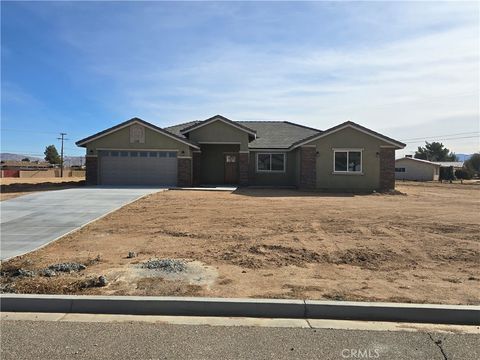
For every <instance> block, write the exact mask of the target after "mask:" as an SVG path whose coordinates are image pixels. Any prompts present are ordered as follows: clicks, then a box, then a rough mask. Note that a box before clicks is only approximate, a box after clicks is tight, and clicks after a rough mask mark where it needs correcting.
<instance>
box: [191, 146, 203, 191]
mask: <svg viewBox="0 0 480 360" xmlns="http://www.w3.org/2000/svg"><path fill="white" fill-rule="evenodd" d="M201 159H202V153H201V152H199V151H198V152H194V153H193V159H192V160H193V174H192V184H193V185H200V183H201V179H200V174H201V169H202V161H201Z"/></svg>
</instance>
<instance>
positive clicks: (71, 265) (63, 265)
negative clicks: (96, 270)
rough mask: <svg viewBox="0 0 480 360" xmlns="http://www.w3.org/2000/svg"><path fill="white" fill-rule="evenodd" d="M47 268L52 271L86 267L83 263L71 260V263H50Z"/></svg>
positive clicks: (74, 269) (70, 270) (77, 269)
mask: <svg viewBox="0 0 480 360" xmlns="http://www.w3.org/2000/svg"><path fill="white" fill-rule="evenodd" d="M48 268H49V269H50V270H53V271H60V272H72V271H80V270H85V269H86V268H87V267H86V266H85V265H83V264H80V263H73V262H72V263H61V264H55V265H50V266H49V267H48Z"/></svg>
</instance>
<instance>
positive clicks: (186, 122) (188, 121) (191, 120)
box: [164, 120, 201, 129]
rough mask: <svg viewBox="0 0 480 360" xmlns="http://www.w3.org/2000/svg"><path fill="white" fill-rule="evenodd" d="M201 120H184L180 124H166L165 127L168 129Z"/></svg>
mask: <svg viewBox="0 0 480 360" xmlns="http://www.w3.org/2000/svg"><path fill="white" fill-rule="evenodd" d="M199 121H201V120H191V121H186V122H183V123H180V124H175V125H170V126H166V127H164V129H168V128H172V127H177V126H183V125H187V124H191V123H196V122H199Z"/></svg>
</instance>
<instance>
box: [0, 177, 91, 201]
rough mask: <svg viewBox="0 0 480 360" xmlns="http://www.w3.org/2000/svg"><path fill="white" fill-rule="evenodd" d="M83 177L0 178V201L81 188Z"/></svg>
mask: <svg viewBox="0 0 480 360" xmlns="http://www.w3.org/2000/svg"><path fill="white" fill-rule="evenodd" d="M84 182H85V178H84V177H64V178H60V177H54V178H0V189H1V193H0V201H3V200H8V199H12V198H14V197H17V196H22V195H26V194H29V193H31V192H36V191H49V190H59V189H66V188H69V187H74V186H81V185H83V184H84Z"/></svg>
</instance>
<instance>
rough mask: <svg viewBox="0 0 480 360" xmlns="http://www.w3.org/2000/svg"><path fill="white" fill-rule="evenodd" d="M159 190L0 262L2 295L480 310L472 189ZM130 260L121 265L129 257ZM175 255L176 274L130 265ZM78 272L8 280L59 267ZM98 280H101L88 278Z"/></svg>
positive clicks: (476, 192) (478, 237)
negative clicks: (101, 281)
mask: <svg viewBox="0 0 480 360" xmlns="http://www.w3.org/2000/svg"><path fill="white" fill-rule="evenodd" d="M397 190H399V191H400V192H401V193H403V194H397V195H381V194H370V195H348V194H344V195H342V194H337V195H335V194H310V193H304V192H299V191H294V190H260V189H258V190H257V189H255V190H254V189H245V190H238V191H236V192H235V193H225V192H207V191H167V192H161V193H157V194H153V195H151V196H148V197H146V198H143V199H141V200H139V201H137V202H135V203H132V204H130V205H128V206H126V207H124V208H122V209H121V210H119V211H117V212H115V213H112V214H110V215H108V216H107V217H105V218H103V219H101V220H99V221H97V222H95V223H92V224H90V225H88V226H87V227H85V228H83V229H82V230H80V231H78V232H76V233H74V234H71V235H68V236H66V237H64V238H63V239H61V240H59V241H57V242H55V243H53V244H51V245H49V246H47V247H45V248H43V249H40V250H38V251H36V252H34V253H31V254H28V255H25V256H23V257H21V258H17V259H13V260H11V261H9V262H6V263H4V264H3V265H2V271H3V276H2V287H3V288H4V291H16V292H38V293H75V294H113V295H178V296H184V295H189V296H190V295H192V296H219V297H260V298H309V299H335V300H360V301H393V302H420V303H421V302H429V303H446V304H478V303H480V268H479V261H480V247H479V244H480V232H479V222H480V221H479V220H480V211H479V210H480V201H479V200H480V186H479V185H478V184H477V185H476V184H474V183H471V184H469V185H460V184H438V183H400V184H398V185H397ZM129 251H132V252H136V253H137V256H136V257H133V258H127V255H128V252H129ZM149 259H183V260H185V261H186V262H187V270H185V271H183V272H179V273H176V272H173V273H168V272H164V271H160V270H151V269H145V268H141V264H142V263H144V262H145V261H147V260H149ZM72 261H75V262H81V263H83V264H86V265H87V268H86V269H84V270H81V271H77V272H72V273H59V274H57V275H56V276H52V277H46V276H41V275H36V276H34V277H29V276H13V275H12V274H13V273H14V272H15V271H16V269H18V268H23V269H27V270H35V271H39V270H40V269H44V268H46V267H47V266H50V265H52V264H56V263H62V262H72ZM100 275H105V276H106V278H107V279H108V285H107V286H104V287H100V286H97V285H98V282H95V281H93V282H92V281H89V279H96V278H98V276H100Z"/></svg>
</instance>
